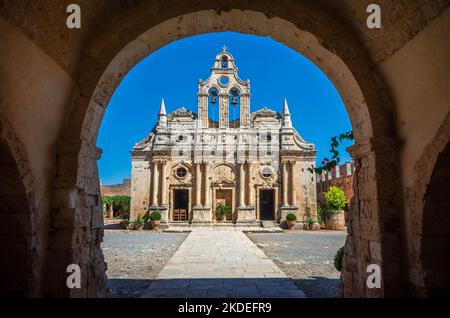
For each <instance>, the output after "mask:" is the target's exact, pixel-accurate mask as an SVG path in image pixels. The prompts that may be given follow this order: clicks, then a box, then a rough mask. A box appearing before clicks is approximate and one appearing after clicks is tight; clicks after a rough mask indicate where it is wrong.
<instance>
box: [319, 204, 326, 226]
mask: <svg viewBox="0 0 450 318" xmlns="http://www.w3.org/2000/svg"><path fill="white" fill-rule="evenodd" d="M323 219H324V218H323V208H322V207H321V206H320V204H317V223H319V224H320V225H322V223H323Z"/></svg>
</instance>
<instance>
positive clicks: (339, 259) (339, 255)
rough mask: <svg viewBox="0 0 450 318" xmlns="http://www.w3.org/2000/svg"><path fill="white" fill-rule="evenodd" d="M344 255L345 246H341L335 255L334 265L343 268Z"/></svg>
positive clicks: (339, 269)
mask: <svg viewBox="0 0 450 318" xmlns="http://www.w3.org/2000/svg"><path fill="white" fill-rule="evenodd" d="M343 257H344V247H341V248H340V249H338V251H337V252H336V255H335V256H334V267H335V268H336V269H337V270H338V271H341V270H342V259H343Z"/></svg>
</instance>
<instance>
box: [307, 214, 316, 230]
mask: <svg viewBox="0 0 450 318" xmlns="http://www.w3.org/2000/svg"><path fill="white" fill-rule="evenodd" d="M314 223H315V222H314V219H313V218H312V216H311V215H307V216H306V226H307V229H308V230H313V229H314Z"/></svg>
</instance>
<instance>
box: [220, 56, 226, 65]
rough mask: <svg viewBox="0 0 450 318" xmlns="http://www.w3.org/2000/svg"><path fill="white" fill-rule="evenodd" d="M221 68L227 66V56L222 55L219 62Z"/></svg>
mask: <svg viewBox="0 0 450 318" xmlns="http://www.w3.org/2000/svg"><path fill="white" fill-rule="evenodd" d="M220 66H221V68H228V56H226V55H222V61H221V62H220Z"/></svg>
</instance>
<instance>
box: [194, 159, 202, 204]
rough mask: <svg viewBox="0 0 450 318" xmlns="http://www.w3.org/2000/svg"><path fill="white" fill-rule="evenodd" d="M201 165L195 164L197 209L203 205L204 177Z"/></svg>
mask: <svg viewBox="0 0 450 318" xmlns="http://www.w3.org/2000/svg"><path fill="white" fill-rule="evenodd" d="M200 168H201V167H200V163H195V207H197V208H198V207H201V205H202V192H201V191H202V175H201V170H200Z"/></svg>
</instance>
